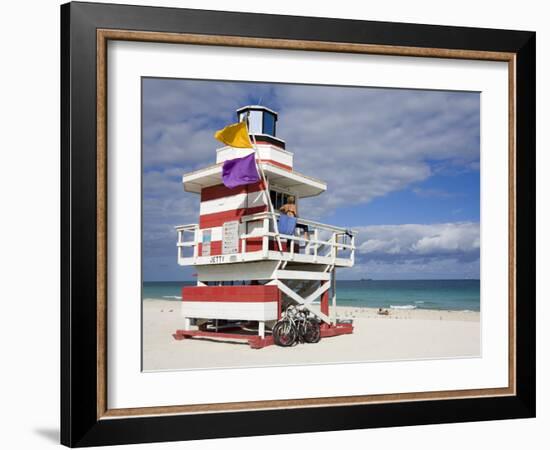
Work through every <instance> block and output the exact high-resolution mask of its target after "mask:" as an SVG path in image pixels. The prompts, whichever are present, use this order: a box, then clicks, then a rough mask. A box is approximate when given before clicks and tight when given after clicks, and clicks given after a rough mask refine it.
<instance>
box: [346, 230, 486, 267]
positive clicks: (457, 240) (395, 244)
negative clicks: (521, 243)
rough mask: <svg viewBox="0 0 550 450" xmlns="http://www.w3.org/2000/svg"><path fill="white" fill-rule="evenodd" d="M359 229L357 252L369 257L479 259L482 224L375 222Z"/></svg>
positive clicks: (390, 258)
mask: <svg viewBox="0 0 550 450" xmlns="http://www.w3.org/2000/svg"><path fill="white" fill-rule="evenodd" d="M357 231H358V233H359V234H358V237H357V253H359V254H361V255H365V256H366V257H367V259H368V258H370V259H372V260H374V259H379V260H384V261H389V260H394V261H395V260H401V261H404V260H414V259H419V258H420V259H422V258H449V257H451V258H455V259H479V248H480V239H479V233H480V229H479V223H473V222H465V223H462V222H458V223H442V224H432V225H423V224H405V225H373V226H366V227H359V228H357Z"/></svg>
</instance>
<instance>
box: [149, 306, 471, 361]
mask: <svg viewBox="0 0 550 450" xmlns="http://www.w3.org/2000/svg"><path fill="white" fill-rule="evenodd" d="M337 312H338V314H337V315H338V317H339V318H341V319H347V320H353V324H354V327H355V329H354V332H353V334H350V335H343V336H337V337H332V338H324V339H322V340H321V341H320V342H319V343H317V344H300V345H296V346H294V347H291V348H282V347H277V346H275V345H272V346H269V347H266V348H263V349H259V350H254V349H251V348H250V347H249V346H248V344H247V343H244V342H243V341H232V340H225V341H220V340H213V339H202V338H201V339H185V340H182V341H177V340H175V339H174V338H173V337H172V334H173V333H174V332H175V330H176V329H178V328H182V318H181V315H180V303H179V302H177V301H169V300H151V299H145V300H144V301H143V369H144V370H145V371H154V370H174V369H200V368H221V367H254V366H256V367H257V366H279V365H296V364H323V363H341V362H360V361H391V360H404V359H431V358H457V357H477V356H479V355H480V322H479V321H480V313H479V312H474V311H441V310H427V309H402V310H400V309H392V310H390V314H389V315H388V316H381V315H378V314H377V309H375V308H355V307H345V306H341V307H340V306H339V307H338V309H337Z"/></svg>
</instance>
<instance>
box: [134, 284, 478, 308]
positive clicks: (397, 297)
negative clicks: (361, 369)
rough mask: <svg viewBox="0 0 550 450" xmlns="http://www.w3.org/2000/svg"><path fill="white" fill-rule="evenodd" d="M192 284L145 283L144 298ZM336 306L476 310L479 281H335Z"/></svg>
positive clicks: (169, 294)
mask: <svg viewBox="0 0 550 450" xmlns="http://www.w3.org/2000/svg"><path fill="white" fill-rule="evenodd" d="M194 284H195V283H194V282H192V281H188V282H186V281H177V282H173V281H162V282H147V281H146V282H144V283H143V292H142V297H143V298H154V299H163V300H174V301H177V300H181V288H182V287H183V286H193V285H194ZM336 298H337V302H338V304H339V305H342V306H356V307H372V308H394V309H441V310H458V311H464V310H469V311H479V280H368V281H346V280H342V281H338V282H337V285H336Z"/></svg>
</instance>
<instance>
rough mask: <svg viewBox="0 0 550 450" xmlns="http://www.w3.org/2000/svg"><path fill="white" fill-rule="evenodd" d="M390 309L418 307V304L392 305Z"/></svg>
mask: <svg viewBox="0 0 550 450" xmlns="http://www.w3.org/2000/svg"><path fill="white" fill-rule="evenodd" d="M390 309H416V305H390Z"/></svg>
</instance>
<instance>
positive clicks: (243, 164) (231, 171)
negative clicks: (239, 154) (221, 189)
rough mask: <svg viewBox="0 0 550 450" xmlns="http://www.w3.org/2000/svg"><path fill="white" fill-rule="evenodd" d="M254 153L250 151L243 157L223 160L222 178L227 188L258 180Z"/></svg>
mask: <svg viewBox="0 0 550 450" xmlns="http://www.w3.org/2000/svg"><path fill="white" fill-rule="evenodd" d="M255 157H256V155H255V154H254V153H251V154H250V155H247V156H245V157H244V158H235V159H228V160H227V161H224V162H223V169H222V180H223V184H225V185H226V186H227V187H228V188H229V189H233V188H236V187H237V186H243V185H245V184H252V183H256V182H258V181H260V176H259V175H258V169H257V168H256V161H255Z"/></svg>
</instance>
